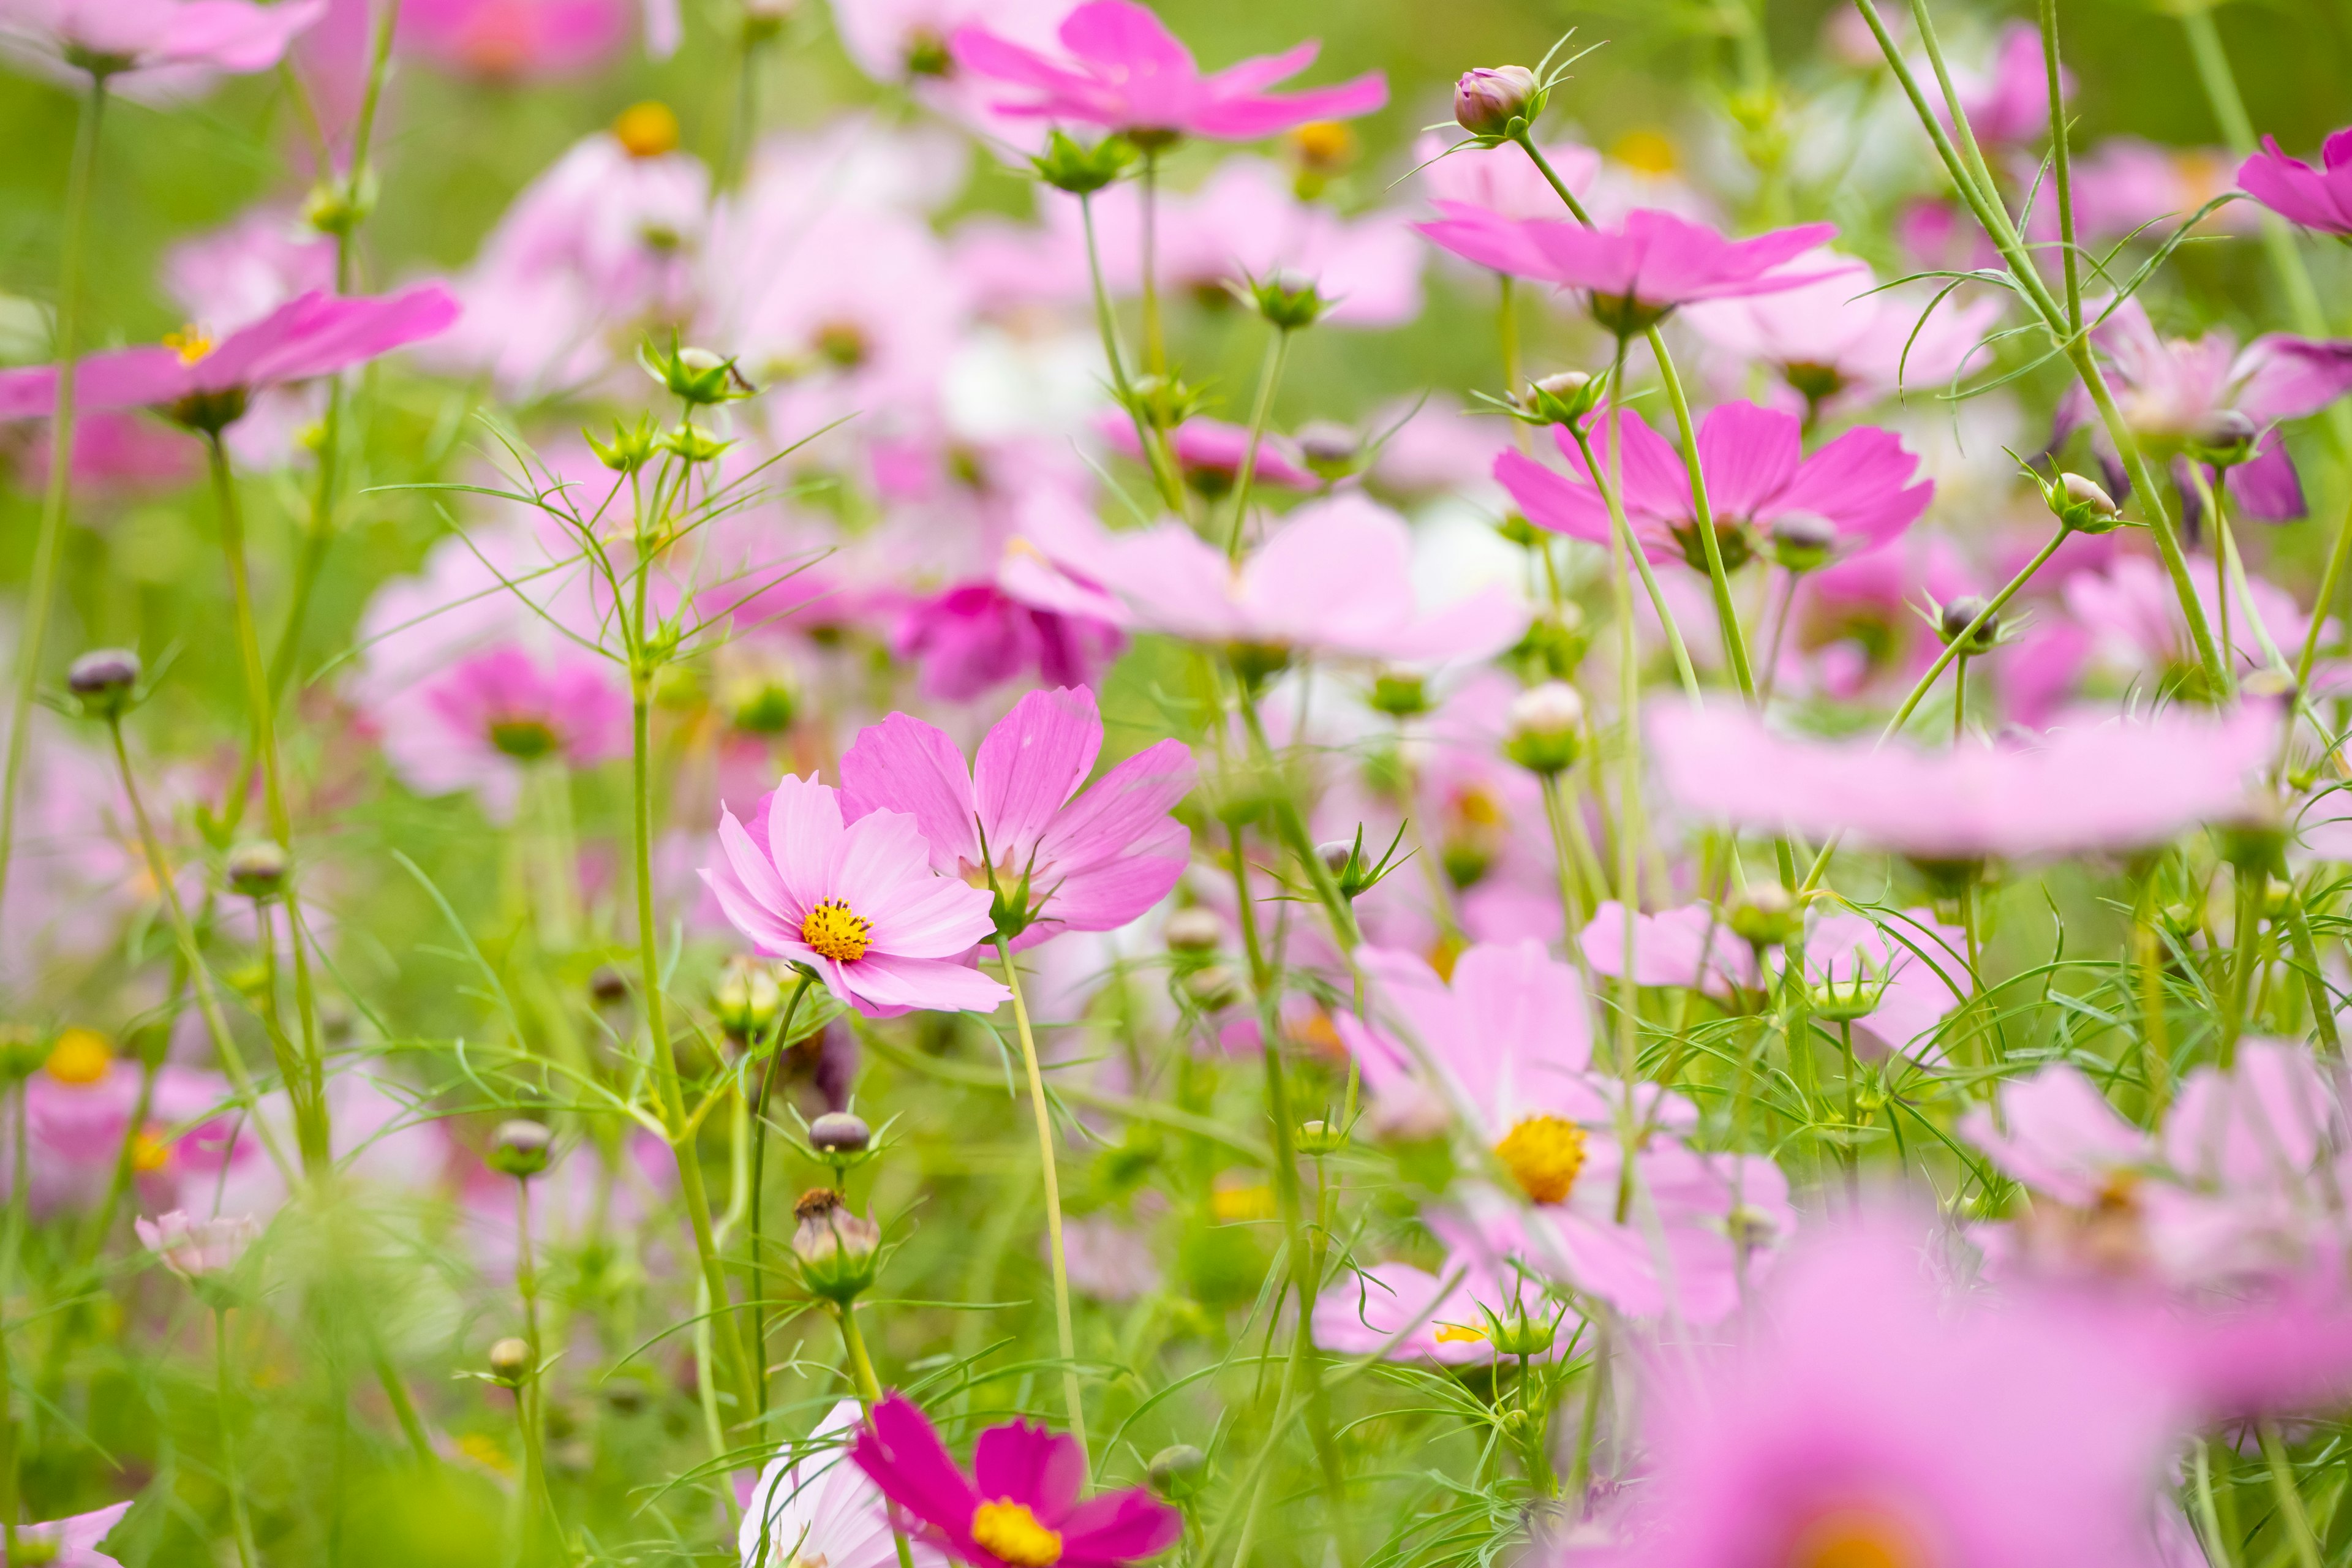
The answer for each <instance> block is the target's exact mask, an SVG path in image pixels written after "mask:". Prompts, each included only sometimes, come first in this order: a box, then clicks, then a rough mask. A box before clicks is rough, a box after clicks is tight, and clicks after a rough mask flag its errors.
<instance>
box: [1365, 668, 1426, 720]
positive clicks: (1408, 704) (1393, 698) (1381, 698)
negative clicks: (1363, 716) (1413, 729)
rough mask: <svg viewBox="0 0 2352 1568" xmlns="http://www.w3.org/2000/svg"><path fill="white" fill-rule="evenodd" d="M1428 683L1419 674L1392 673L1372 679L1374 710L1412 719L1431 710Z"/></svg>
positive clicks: (1394, 716)
mask: <svg viewBox="0 0 2352 1568" xmlns="http://www.w3.org/2000/svg"><path fill="white" fill-rule="evenodd" d="M1430 707H1431V703H1430V700H1429V687H1428V683H1427V682H1425V681H1423V679H1422V678H1421V677H1420V676H1418V675H1412V674H1410V673H1391V674H1386V675H1381V676H1379V677H1376V678H1375V679H1373V681H1372V710H1373V711H1374V712H1376V713H1385V714H1387V715H1388V716H1389V717H1390V718H1391V719H1411V718H1414V717H1416V716H1417V715H1420V714H1423V713H1426V712H1428V711H1429V710H1430Z"/></svg>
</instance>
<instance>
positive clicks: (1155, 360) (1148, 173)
mask: <svg viewBox="0 0 2352 1568" xmlns="http://www.w3.org/2000/svg"><path fill="white" fill-rule="evenodd" d="M1142 184H1143V204H1142V206H1143V248H1142V283H1143V368H1144V369H1145V370H1146V371H1147V372H1149V373H1150V374H1153V375H1165V374H1168V344H1167V342H1166V341H1165V339H1163V338H1162V337H1161V335H1160V257H1159V249H1160V149H1158V148H1157V147H1146V148H1145V149H1144V150H1143V175H1142Z"/></svg>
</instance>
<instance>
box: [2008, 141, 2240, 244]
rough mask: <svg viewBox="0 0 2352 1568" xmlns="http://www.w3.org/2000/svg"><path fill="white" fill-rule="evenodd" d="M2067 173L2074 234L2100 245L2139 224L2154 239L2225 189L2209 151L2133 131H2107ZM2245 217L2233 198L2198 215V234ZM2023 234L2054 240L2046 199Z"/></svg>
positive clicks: (2223, 167) (2235, 225)
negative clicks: (2161, 143)
mask: <svg viewBox="0 0 2352 1568" xmlns="http://www.w3.org/2000/svg"><path fill="white" fill-rule="evenodd" d="M2034 167H2035V168H2037V169H2038V168H2039V164H2038V163H2036V164H2035V165H2034ZM2032 177H2033V176H2032V174H2030V173H2029V174H2025V175H2024V183H2025V184H2032ZM2073 178H2074V236H2075V238H2076V239H2077V241H2079V242H2081V243H2084V244H2091V245H2103V244H2108V243H2112V242H2113V241H2116V240H2119V239H2124V238H2126V237H2130V236H2132V235H2135V234H2137V233H2139V232H2140V231H2142V230H2143V229H2151V228H2156V229H2157V233H2155V234H2152V235H2150V237H2151V238H2157V237H2162V235H2163V234H2164V233H2166V232H2168V231H2169V225H2168V223H2167V220H2168V219H2169V220H2174V221H2176V222H2179V221H2186V220H2187V219H2188V218H2189V216H2191V215H2192V214H2194V213H2195V212H2196V211H2197V210H2198V209H2199V208H2200V207H2202V206H2203V205H2205V204H2206V203H2207V202H2210V201H2211V200H2212V199H2213V198H2214V197H2215V196H2218V195H2221V194H2222V193H2223V192H2225V191H2227V190H2228V189H2229V188H2230V165H2229V163H2228V160H2227V158H2226V155H2224V154H2223V153H2220V152H2219V151H2218V150H2216V149H2212V148H2203V147H2160V146H2158V145H2157V144H2156V143H2155V142H2147V141H2143V140H2141V139H2140V138H2139V137H2137V136H2110V137H2108V138H2107V139H2106V140H2105V141H2104V142H2100V143H2098V144H2097V145H2096V146H2095V147H2092V148H2090V149H2088V150H2086V151H2085V152H2084V153H2083V154H2082V155H2081V156H2080V157H2079V158H2077V159H2076V160H2075V161H2074V175H2073ZM2253 222H2254V214H2253V211H2252V208H2251V207H2249V206H2248V205H2246V204H2245V203H2243V202H2233V203H2231V205H2227V206H2224V207H2221V209H2219V210H2218V211H2216V212H2214V213H2212V214H2211V215H2210V216H2208V217H2206V219H2205V220H2204V222H2203V223H2202V224H2200V226H2199V229H2198V232H2200V233H2208V232H2211V233H2241V234H2242V233H2245V232H2247V231H2249V230H2250V229H2252V226H2253ZM2158 226H2163V227H2161V228H2158ZM2028 233H2029V234H2030V235H2031V237H2032V238H2033V239H2035V240H2037V241H2040V242H2042V243H2044V244H2048V243H2051V242H2053V241H2054V240H2056V238H2057V237H2058V213H2057V208H2056V205H2055V204H2054V203H2049V202H2042V203H2037V204H2036V205H2035V206H2034V209H2033V213H2032V222H2031V223H2030V224H2029V225H2028Z"/></svg>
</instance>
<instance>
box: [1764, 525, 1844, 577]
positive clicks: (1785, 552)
mask: <svg viewBox="0 0 2352 1568" xmlns="http://www.w3.org/2000/svg"><path fill="white" fill-rule="evenodd" d="M1836 547H1837V524H1836V523H1833V522H1832V521H1830V520H1829V519H1828V518H1825V517H1822V516H1821V515H1820V514H1819V513H1817V512H1810V511H1792V512H1790V513H1789V514H1788V515H1787V516H1785V517H1780V518H1776V519H1774V520H1773V522H1772V559H1773V561H1774V562H1775V563H1778V564H1779V565H1780V569H1781V570H1782V571H1785V572H1811V571H1814V570H1816V569H1818V568H1819V567H1821V566H1822V565H1825V564H1826V563H1828V561H1829V558H1830V552H1831V551H1832V550H1833V549H1835V548H1836Z"/></svg>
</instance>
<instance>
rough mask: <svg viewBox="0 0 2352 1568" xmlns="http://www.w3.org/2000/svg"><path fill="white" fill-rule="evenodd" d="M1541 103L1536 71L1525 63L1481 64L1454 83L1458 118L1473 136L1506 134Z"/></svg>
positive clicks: (1459, 123) (1455, 115)
mask: <svg viewBox="0 0 2352 1568" xmlns="http://www.w3.org/2000/svg"><path fill="white" fill-rule="evenodd" d="M1540 107H1541V95H1540V94H1539V93H1538V92H1537V90H1536V73H1535V72H1533V71H1531V70H1529V69H1528V68H1527V67H1525V66H1494V67H1486V66H1480V67H1478V68H1476V69H1475V70H1466V71H1464V72H1463V73H1462V76H1461V78H1460V79H1459V80H1457V81H1455V82H1454V123H1455V124H1457V125H1459V126H1461V127H1462V129H1463V130H1465V131H1467V132H1470V134H1471V135H1473V136H1505V135H1508V134H1509V133H1510V129H1511V122H1512V121H1515V120H1517V121H1528V120H1532V119H1534V118H1535V116H1536V113H1537V112H1538V110H1539V109H1540Z"/></svg>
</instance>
